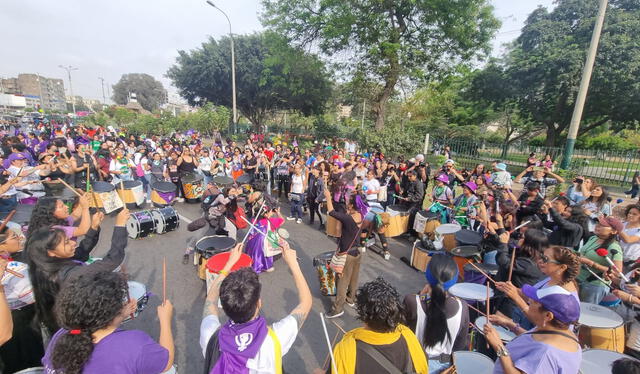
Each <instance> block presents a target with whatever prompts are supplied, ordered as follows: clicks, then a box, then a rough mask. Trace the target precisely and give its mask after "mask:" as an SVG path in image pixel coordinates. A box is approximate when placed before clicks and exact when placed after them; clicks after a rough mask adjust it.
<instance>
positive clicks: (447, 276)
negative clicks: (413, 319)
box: [422, 255, 458, 347]
mask: <svg viewBox="0 0 640 374" xmlns="http://www.w3.org/2000/svg"><path fill="white" fill-rule="evenodd" d="M426 275H427V280H428V281H429V284H430V286H431V298H430V300H429V303H428V304H427V322H426V325H425V328H424V333H423V335H422V344H423V345H424V346H425V347H435V346H436V345H437V344H439V343H441V342H443V341H444V340H445V338H446V339H448V340H449V341H451V340H452V339H453V338H452V337H451V334H450V332H449V329H448V325H447V315H446V312H445V305H446V301H447V292H446V289H447V288H448V287H447V285H448V284H449V283H451V281H452V280H453V282H452V283H455V281H456V280H455V279H456V278H457V275H458V267H457V265H456V263H455V262H454V261H453V259H452V258H451V257H449V256H447V255H435V256H433V257H432V258H431V261H429V266H428V268H427V273H426ZM445 283H448V284H447V285H445Z"/></svg>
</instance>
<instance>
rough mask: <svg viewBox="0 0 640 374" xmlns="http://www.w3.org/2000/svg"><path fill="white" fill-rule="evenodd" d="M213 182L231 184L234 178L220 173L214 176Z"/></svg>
mask: <svg viewBox="0 0 640 374" xmlns="http://www.w3.org/2000/svg"><path fill="white" fill-rule="evenodd" d="M213 183H215V184H221V185H230V184H233V178H231V177H227V176H224V175H219V176H217V177H213Z"/></svg>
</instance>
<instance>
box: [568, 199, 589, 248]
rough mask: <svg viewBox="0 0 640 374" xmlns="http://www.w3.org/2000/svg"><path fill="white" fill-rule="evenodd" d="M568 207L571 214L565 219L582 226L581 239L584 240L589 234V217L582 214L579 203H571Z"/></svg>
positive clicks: (582, 210)
mask: <svg viewBox="0 0 640 374" xmlns="http://www.w3.org/2000/svg"><path fill="white" fill-rule="evenodd" d="M569 209H571V215H570V216H569V218H567V220H568V221H569V222H573V223H577V224H578V225H580V226H581V227H582V239H583V240H584V241H585V242H586V241H587V239H589V237H590V236H591V234H590V233H589V217H587V215H586V214H584V209H583V208H582V207H581V206H579V205H573V206H571V207H570V208H569Z"/></svg>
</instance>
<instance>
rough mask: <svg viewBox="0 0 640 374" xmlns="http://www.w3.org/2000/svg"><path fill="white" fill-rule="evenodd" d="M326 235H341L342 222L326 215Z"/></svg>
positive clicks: (337, 236) (335, 236)
mask: <svg viewBox="0 0 640 374" xmlns="http://www.w3.org/2000/svg"><path fill="white" fill-rule="evenodd" d="M327 235H328V236H332V237H334V238H339V237H340V236H341V235H342V222H340V221H338V220H337V219H335V218H333V217H332V216H330V215H328V216H327Z"/></svg>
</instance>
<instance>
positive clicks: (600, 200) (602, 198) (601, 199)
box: [585, 184, 609, 209]
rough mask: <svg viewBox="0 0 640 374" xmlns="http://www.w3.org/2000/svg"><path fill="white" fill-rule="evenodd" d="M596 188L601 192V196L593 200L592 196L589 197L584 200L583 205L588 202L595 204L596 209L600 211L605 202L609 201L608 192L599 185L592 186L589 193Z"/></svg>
mask: <svg viewBox="0 0 640 374" xmlns="http://www.w3.org/2000/svg"><path fill="white" fill-rule="evenodd" d="M596 188H600V189H601V190H602V195H600V197H598V198H595V197H594V196H593V195H591V196H589V197H588V198H587V199H586V200H585V203H589V202H593V203H596V206H597V207H598V209H601V208H602V206H603V205H604V204H605V203H606V202H607V201H609V192H607V189H606V188H604V187H603V186H601V185H599V184H596V185H595V186H593V188H592V189H591V191H593V190H595V189H596Z"/></svg>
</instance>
